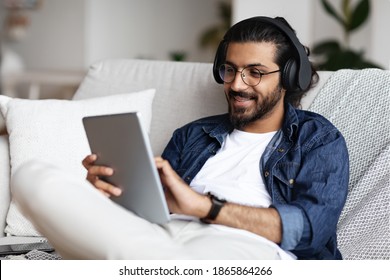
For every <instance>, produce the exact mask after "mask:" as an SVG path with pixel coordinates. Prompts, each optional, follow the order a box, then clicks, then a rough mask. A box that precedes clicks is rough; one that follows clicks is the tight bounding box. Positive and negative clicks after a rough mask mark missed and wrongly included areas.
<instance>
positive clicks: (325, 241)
mask: <svg viewBox="0 0 390 280" xmlns="http://www.w3.org/2000/svg"><path fill="white" fill-rule="evenodd" d="M232 130H233V126H232V124H231V123H230V120H229V116H228V114H224V115H218V116H212V117H206V118H203V119H200V120H197V121H194V122H192V123H189V124H187V125H185V126H183V127H182V128H179V129H177V130H176V131H175V132H174V134H173V137H172V138H171V140H170V141H169V143H168V145H167V147H166V148H165V150H164V152H163V154H162V157H163V158H165V159H167V160H168V161H169V162H170V164H171V165H172V167H173V169H175V170H176V172H177V173H178V174H179V175H180V176H181V177H182V178H183V180H184V181H185V182H186V183H187V184H190V183H191V181H192V179H193V178H194V177H195V175H196V174H197V173H198V172H199V170H200V169H201V168H202V166H203V165H204V163H205V162H206V161H207V159H209V158H210V157H212V156H213V155H215V154H216V152H217V151H218V149H219V148H220V147H221V145H222V143H223V141H224V139H225V136H226V135H227V134H228V133H230V132H231V131H232ZM259 172H260V174H261V176H262V178H263V180H264V183H265V186H266V188H267V190H268V192H269V194H270V196H271V200H272V202H271V206H270V207H273V208H275V209H276V210H277V211H278V213H279V215H280V218H281V221H282V241H281V243H280V244H279V245H280V247H281V248H282V249H284V250H288V251H291V252H292V253H294V254H295V255H296V256H297V257H298V259H341V258H342V256H341V253H340V251H339V250H338V249H337V239H336V229H337V222H338V219H339V216H340V213H341V210H342V208H343V206H344V204H345V200H346V196H347V192H348V180H349V159H348V151H347V147H346V143H345V140H344V138H343V136H342V135H341V133H340V132H339V131H338V130H337V128H335V127H334V126H333V125H332V124H331V123H330V122H329V121H328V120H326V119H325V118H324V117H322V116H320V115H318V114H316V113H312V112H308V111H302V110H298V109H295V108H293V107H292V106H291V105H287V106H286V109H285V117H284V121H283V125H282V127H281V129H280V130H278V132H277V133H276V134H275V136H274V137H273V138H272V140H271V141H270V143H269V144H268V146H267V148H266V149H265V152H264V153H263V155H262V157H261V159H259Z"/></svg>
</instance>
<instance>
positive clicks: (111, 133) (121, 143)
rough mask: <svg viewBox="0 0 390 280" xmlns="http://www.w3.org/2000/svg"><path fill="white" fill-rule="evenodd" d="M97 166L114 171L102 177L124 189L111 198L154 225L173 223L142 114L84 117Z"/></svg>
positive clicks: (85, 127)
mask: <svg viewBox="0 0 390 280" xmlns="http://www.w3.org/2000/svg"><path fill="white" fill-rule="evenodd" d="M83 125H84V129H85V132H86V134H87V138H88V142H89V146H90V148H91V152H92V153H94V154H96V155H97V157H98V158H97V161H96V164H97V165H103V166H109V167H112V168H113V169H114V174H113V175H112V176H109V177H106V178H102V179H103V180H106V181H107V182H109V183H111V184H113V185H115V186H117V187H119V188H121V189H122V194H121V195H120V196H119V197H114V196H111V199H112V200H113V201H115V202H116V203H118V204H119V205H121V206H123V207H125V208H126V209H128V210H130V211H132V212H134V213H135V214H137V215H138V216H140V217H142V218H144V219H147V220H148V221H150V222H152V223H157V224H164V223H166V222H168V221H169V219H170V218H169V217H170V215H169V210H168V206H167V203H166V200H165V196H164V191H163V187H162V185H161V181H160V177H159V175H158V171H157V168H156V166H155V162H154V157H153V153H152V149H151V146H150V141H149V138H148V134H147V133H146V130H145V129H144V128H143V126H142V121H141V116H140V114H139V113H138V112H133V113H123V114H115V115H100V116H88V117H84V118H83Z"/></svg>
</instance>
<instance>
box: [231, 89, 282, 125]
mask: <svg viewBox="0 0 390 280" xmlns="http://www.w3.org/2000/svg"><path fill="white" fill-rule="evenodd" d="M282 97H283V93H282V87H281V86H277V87H276V88H275V89H274V90H273V91H272V92H271V93H270V94H268V95H267V96H266V97H265V98H261V97H260V96H259V94H256V93H245V92H236V91H233V90H229V92H228V94H227V96H226V98H227V101H228V104H229V116H230V121H231V123H232V124H233V127H234V128H236V129H239V130H243V128H245V127H246V126H247V125H248V124H250V123H252V122H254V121H257V120H261V119H264V118H266V117H267V116H268V115H269V114H270V113H272V111H273V110H274V108H275V106H276V105H277V104H278V103H279V101H280V100H281V99H282ZM241 98H242V99H250V100H253V101H254V102H255V106H254V107H253V106H251V107H250V108H247V107H246V108H235V107H234V106H233V105H232V104H231V103H230V100H233V101H234V100H235V99H241Z"/></svg>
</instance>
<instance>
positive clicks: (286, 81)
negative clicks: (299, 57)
mask: <svg viewBox="0 0 390 280" xmlns="http://www.w3.org/2000/svg"><path fill="white" fill-rule="evenodd" d="M297 71H298V67H297V62H296V61H295V60H294V59H289V60H288V61H287V62H286V64H285V65H284V68H283V71H282V85H283V87H284V88H285V89H286V90H287V91H296V90H297V89H298V88H299V86H298V85H297V74H298V73H297Z"/></svg>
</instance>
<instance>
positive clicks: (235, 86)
mask: <svg viewBox="0 0 390 280" xmlns="http://www.w3.org/2000/svg"><path fill="white" fill-rule="evenodd" d="M244 77H245V76H243V74H242V71H238V70H237V71H236V76H235V77H234V80H233V82H231V83H230V87H231V89H232V90H234V91H240V90H242V89H245V88H247V87H248V85H247V84H245V83H244Z"/></svg>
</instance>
